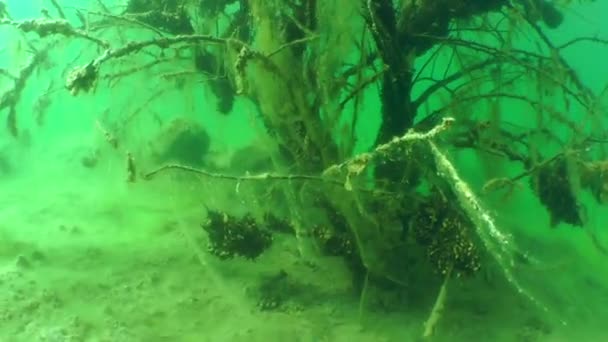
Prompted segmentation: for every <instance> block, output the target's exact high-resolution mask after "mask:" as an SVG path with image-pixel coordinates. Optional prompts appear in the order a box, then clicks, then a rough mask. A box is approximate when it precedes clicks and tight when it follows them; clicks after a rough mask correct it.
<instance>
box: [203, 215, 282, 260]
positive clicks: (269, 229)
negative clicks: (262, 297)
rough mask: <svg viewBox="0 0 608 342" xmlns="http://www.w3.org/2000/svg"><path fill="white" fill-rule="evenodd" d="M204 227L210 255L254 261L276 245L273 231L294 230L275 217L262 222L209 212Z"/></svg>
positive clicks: (265, 217) (249, 217)
mask: <svg viewBox="0 0 608 342" xmlns="http://www.w3.org/2000/svg"><path fill="white" fill-rule="evenodd" d="M202 228H203V229H204V230H205V231H206V232H207V235H208V236H209V252H210V253H211V254H213V255H215V256H217V257H218V258H220V259H231V258H234V257H236V256H240V257H244V258H246V259H251V260H253V259H255V258H257V257H259V256H260V255H261V254H262V253H263V252H264V251H265V250H266V249H268V248H269V247H270V246H271V245H272V240H273V238H272V233H273V232H286V231H293V228H292V227H291V225H290V224H289V222H287V221H285V220H282V219H280V218H277V217H276V216H274V215H272V214H266V215H264V221H263V222H258V221H256V220H255V218H254V217H253V216H251V215H250V214H247V215H245V216H243V217H236V216H233V215H229V214H227V213H224V212H219V211H209V213H208V218H207V221H206V222H205V223H204V224H203V225H202Z"/></svg>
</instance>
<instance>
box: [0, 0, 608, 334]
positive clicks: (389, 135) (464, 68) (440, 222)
mask: <svg viewBox="0 0 608 342" xmlns="http://www.w3.org/2000/svg"><path fill="white" fill-rule="evenodd" d="M53 3H55V4H56V2H53ZM97 3H98V7H99V9H98V10H96V11H85V10H81V9H70V10H72V11H73V12H74V13H75V14H76V16H75V18H76V19H75V20H74V21H68V20H66V15H65V14H64V10H62V9H61V7H59V5H57V4H56V7H55V9H56V11H55V12H56V13H57V14H56V15H53V14H49V12H48V11H46V12H45V13H46V14H47V16H46V17H44V18H41V19H36V20H27V21H14V20H12V19H10V16H8V13H7V12H6V11H5V10H4V9H3V8H4V7H1V8H2V10H0V15H2V16H3V18H4V19H2V24H5V25H14V26H15V27H17V28H18V29H20V30H22V31H24V32H31V31H33V32H36V33H38V34H39V35H40V36H41V37H46V36H51V35H53V36H64V37H67V38H69V39H84V40H85V41H89V42H91V43H92V44H94V46H95V47H96V48H97V49H98V51H100V52H99V54H98V55H97V57H95V58H93V59H92V60H90V61H89V62H88V63H84V64H81V65H80V66H77V67H75V68H72V69H70V70H69V72H68V76H67V80H66V88H67V89H68V90H69V91H70V92H71V93H72V94H73V95H79V94H82V93H84V92H93V91H94V90H95V88H97V87H103V86H106V85H112V84H114V83H116V82H120V80H122V79H123V78H126V77H128V76H129V75H132V74H136V73H140V72H144V71H151V73H152V75H156V76H157V78H158V79H159V80H160V81H161V82H160V83H159V84H160V87H161V88H169V87H171V86H172V83H169V82H167V81H166V80H168V79H170V80H174V79H175V78H188V77H191V78H200V77H204V83H205V86H206V87H208V89H209V90H210V91H211V92H212V93H213V94H214V96H215V97H216V98H217V108H216V109H217V111H218V112H220V113H223V114H225V115H231V111H232V110H233V105H234V103H235V101H237V100H242V101H247V102H249V103H251V104H252V105H253V106H255V108H256V110H257V117H258V118H259V120H260V121H261V124H262V126H263V127H264V132H263V135H264V137H265V141H268V142H269V145H270V147H271V148H270V150H271V151H272V153H271V155H270V159H271V162H269V163H268V164H266V165H265V166H266V168H267V169H266V170H265V171H267V172H268V173H260V174H254V175H252V174H247V175H235V174H227V173H225V172H223V171H222V170H219V171H218V170H206V169H199V168H194V167H199V165H184V164H179V165H177V164H170V165H163V166H160V168H159V169H157V170H155V171H152V172H150V173H148V174H145V175H144V177H145V178H147V179H150V178H152V177H154V176H155V175H157V174H158V173H160V172H164V171H167V170H178V171H188V172H195V173H197V174H200V175H203V176H206V177H213V178H223V179H229V180H233V181H235V182H237V183H240V182H248V181H252V182H253V181H255V182H265V183H272V184H274V185H275V186H273V187H272V190H271V191H272V195H273V198H274V201H273V202H272V203H273V204H276V205H275V206H274V208H275V211H276V212H275V213H273V215H277V216H278V217H282V218H283V219H286V220H287V221H289V223H288V224H284V225H283V226H285V227H289V228H288V229H287V231H290V232H292V233H293V234H295V236H296V237H297V238H298V239H300V241H301V242H302V243H303V244H305V242H304V240H309V239H313V240H314V241H315V243H316V244H317V246H318V247H320V248H319V250H320V251H322V252H323V253H326V254H331V255H340V256H342V257H344V258H345V260H346V261H347V264H348V265H349V267H350V269H351V271H352V273H353V281H354V285H355V288H357V289H358V290H359V291H363V293H364V292H365V289H366V287H368V286H370V284H373V283H384V284H386V283H388V284H393V285H394V286H396V287H398V286H400V285H402V284H405V283H406V282H407V279H408V278H409V277H410V276H411V275H412V273H413V272H416V274H425V273H429V274H432V273H433V272H435V273H439V274H440V275H442V277H444V278H445V279H447V278H449V277H450V276H455V275H474V274H476V272H477V271H478V270H479V269H480V267H484V265H487V264H489V263H496V264H497V265H498V266H499V267H500V269H501V270H502V271H503V272H504V275H505V276H506V278H507V280H508V281H509V282H510V283H511V284H512V285H514V286H515V287H516V288H517V289H518V290H519V291H520V292H521V293H523V294H524V295H525V296H527V297H528V298H529V299H530V300H532V301H534V302H536V304H539V305H541V306H542V304H540V303H539V302H537V301H536V299H535V298H534V296H533V295H531V294H530V293H528V291H527V290H526V289H525V288H523V287H522V286H521V285H520V284H519V282H518V280H517V277H516V276H515V274H514V269H515V268H516V267H518V262H522V261H523V260H525V259H526V254H525V252H524V251H521V250H519V249H518V248H517V246H515V243H514V239H513V237H512V236H511V235H512V234H511V232H506V231H504V230H503V229H501V228H500V227H499V225H498V224H497V223H496V222H495V220H494V218H493V217H492V214H491V210H489V209H488V208H487V207H488V206H489V203H484V202H483V201H482V200H481V199H480V198H479V197H478V196H479V195H480V194H476V193H475V191H474V190H473V189H474V186H477V185H480V184H477V185H469V184H468V183H467V182H465V180H464V179H463V177H462V176H461V175H460V172H459V171H458V169H457V168H456V167H455V166H454V164H453V163H452V162H451V161H450V157H449V156H448V155H447V152H446V151H447V150H448V149H450V150H456V151H462V150H470V151H474V153H475V155H476V156H478V157H479V159H480V160H481V161H482V162H483V161H490V162H488V164H490V163H496V160H500V159H502V160H504V163H501V165H504V166H505V167H504V168H495V169H492V170H490V172H488V173H489V176H488V178H487V179H485V180H484V183H485V184H484V185H483V187H482V189H480V190H482V192H483V193H484V194H488V193H490V192H493V191H503V192H506V193H508V192H511V191H513V189H514V188H515V187H516V186H519V185H521V184H520V183H521V182H523V181H526V182H528V183H526V186H529V188H530V190H531V191H532V192H534V194H535V195H536V196H537V198H538V200H539V203H541V204H542V205H544V206H545V207H546V209H547V210H548V211H549V213H550V216H551V225H552V226H555V225H557V224H559V223H562V222H563V223H566V224H570V225H574V226H584V224H585V216H584V211H583V210H582V207H581V203H580V202H579V200H578V198H579V195H580V191H583V190H584V189H587V190H589V191H591V192H592V193H593V195H594V197H595V198H596V199H597V201H598V202H603V201H605V200H606V198H607V197H606V196H608V195H607V194H608V179H606V177H605V176H604V175H605V174H606V172H605V171H606V170H607V169H608V167H607V166H606V161H605V150H604V146H603V145H602V144H603V143H604V141H603V139H605V136H603V133H602V130H601V127H603V126H602V125H603V124H604V122H603V121H602V118H601V114H600V113H601V111H602V108H601V107H600V99H601V97H602V96H603V95H605V94H604V93H605V91H606V89H608V88H606V89H604V91H602V92H599V93H598V92H596V91H594V90H592V89H591V88H589V87H588V86H587V85H585V83H584V82H583V81H582V80H581V79H580V78H579V76H578V75H577V73H576V71H575V70H574V69H573V68H572V67H571V66H570V65H569V64H568V62H567V61H566V59H565V58H564V57H563V56H562V54H563V52H564V51H565V50H566V49H568V48H571V47H573V46H575V45H576V44H578V43H580V42H583V41H591V42H593V43H595V44H604V45H605V44H607V43H608V41H606V40H602V39H600V38H597V37H577V38H575V39H573V40H571V41H567V42H562V43H561V45H557V44H556V43H554V42H553V41H552V40H551V39H550V38H549V36H550V32H549V31H550V30H559V28H560V25H562V23H563V21H564V15H563V11H564V10H565V9H567V7H566V4H563V5H562V4H560V3H559V2H549V1H547V0H512V1H506V0H483V1H482V0H468V1H464V0H461V1H452V0H434V1H431V0H418V1H416V0H411V1H390V0H359V1H353V0H343V1H341V0H335V1H316V0H146V1H140V0H129V1H126V3H125V6H122V7H119V9H114V8H113V7H111V6H107V5H103V4H102V1H98V2H97ZM65 10H66V11H67V10H68V9H65ZM76 20H79V21H76ZM116 27H131V28H136V29H137V30H138V32H140V33H141V37H142V38H141V39H139V40H131V41H128V42H126V39H127V38H124V37H121V36H120V35H119V34H109V32H113V31H111V30H112V29H113V28H116ZM61 39H63V38H61ZM32 44H33V43H32ZM37 44H44V39H43V40H42V41H39V42H37ZM41 46H43V48H36V51H35V52H34V58H33V59H32V62H31V63H30V64H28V66H27V67H25V68H24V69H23V70H21V71H20V72H19V73H18V74H11V73H10V72H8V71H7V72H4V71H3V72H2V76H4V77H7V78H8V79H10V80H12V81H14V87H12V89H10V90H9V91H8V92H5V93H4V94H3V96H2V99H1V102H0V108H2V109H5V108H6V109H8V117H7V126H8V128H9V131H10V133H11V134H13V135H15V136H17V135H18V134H19V131H20V127H19V120H18V115H17V112H16V110H15V105H16V103H17V101H18V100H19V94H20V93H21V91H22V90H23V88H24V86H25V81H26V80H27V78H29V77H30V76H31V74H32V72H33V70H34V69H35V68H37V67H38V66H39V65H40V63H41V61H42V59H44V58H46V57H47V51H48V50H49V49H50V47H49V46H48V45H41ZM124 59H134V60H136V62H137V63H138V65H137V66H136V67H133V68H129V69H116V68H112V66H113V65H114V63H117V62H118V61H120V60H124ZM184 61H187V62H188V63H190V64H191V65H192V66H193V72H187V73H181V72H179V71H180V70H181V69H180V68H179V67H176V69H175V70H174V71H176V72H175V73H174V74H171V73H170V72H168V71H167V70H171V66H172V65H175V66H181V65H182V64H183V62H184ZM161 66H162V69H156V68H160V67H161ZM169 76H172V77H169ZM106 81H107V82H106ZM163 82H164V83H163ZM374 98H375V99H377V100H378V102H379V104H380V107H379V109H378V110H377V112H379V113H374V111H375V109H370V106H369V105H367V106H366V102H369V101H374ZM364 100H365V101H364ZM377 114H379V121H380V122H381V124H380V127H379V130H378V132H377V135H376V138H375V139H374V141H370V142H364V141H361V139H360V133H359V132H360V130H361V129H362V128H363V127H364V126H365V125H366V122H367V123H368V124H369V122H370V120H372V121H373V119H374V118H375V117H376V116H377ZM131 121H132V116H131V115H129V117H127V118H124V120H122V121H120V124H119V125H118V126H116V125H115V126H116V127H112V128H111V129H104V134H105V135H106V137H107V138H108V139H107V140H108V141H110V142H113V145H114V144H115V143H116V141H115V140H114V138H115V135H118V134H126V133H125V132H127V131H128V130H129V123H130V122H131ZM180 139H181V140H180ZM176 140H179V141H181V142H182V144H181V145H180V144H176V145H174V146H173V147H174V148H175V149H181V150H184V149H189V148H192V146H193V144H198V146H200V145H201V144H203V145H204V144H208V141H206V142H204V143H203V142H202V141H205V140H204V139H203V140H200V139H195V138H193V139H189V138H185V137H184V136H183V135H179V137H176ZM539 144H542V145H541V146H539ZM206 148H207V146H205V148H204V149H202V150H201V151H199V152H197V153H199V154H201V153H205V150H206ZM197 151H198V150H197ZM129 158H130V159H129V165H130V166H129V171H130V175H129V178H131V179H133V178H134V175H133V174H134V172H135V169H134V165H133V158H132V157H129ZM182 161H183V159H182ZM510 165H512V166H510ZM514 170H516V171H514ZM517 170H519V171H517ZM512 173H513V174H512ZM260 191H262V190H260ZM281 203H282V204H283V205H280V204H281ZM226 210H227V209H226ZM256 210H257V209H256V208H251V211H252V212H255V211H256ZM213 215H215V216H217V217H220V216H218V215H220V214H218V213H216V212H214V213H213ZM228 216H230V215H228ZM228 216H227V217H228ZM230 217H231V216H230ZM248 219H249V220H252V218H251V217H249V218H248ZM235 220H236V219H235ZM275 221H276V220H275ZM214 222H216V223H215V225H216V226H215V227H209V226H205V230H206V231H207V232H209V233H210V234H211V235H213V236H215V237H217V238H218V239H221V241H227V239H231V238H236V237H235V236H233V235H231V236H232V237H227V236H225V235H222V234H228V233H227V231H226V230H225V227H222V226H221V225H222V222H224V221H222V220H215V221H214ZM273 222H274V221H273ZM276 222H278V221H276ZM276 222H275V223H274V224H270V226H273V227H274V226H276ZM224 223H225V222H224ZM251 224H252V225H253V224H254V223H251ZM235 225H236V223H235ZM235 225H231V227H232V228H231V230H230V232H231V233H230V234H234V231H235V229H234V226H235ZM248 227H249V226H248ZM237 230H238V229H237ZM247 231H248V234H249V233H251V231H254V230H252V229H249V228H247ZM256 231H257V228H256ZM261 234H264V237H267V236H268V235H267V234H268V232H266V231H262V233H261ZM265 241H266V240H265ZM224 245H227V244H224ZM231 245H243V244H231ZM269 245H270V244H269V243H265V244H264V246H266V247H268V246H269ZM598 247H600V248H601V246H599V245H598ZM215 248H216V249H217V246H216V247H215ZM216 252H217V253H220V252H221V253H224V254H226V255H233V254H236V255H238V254H239V252H238V251H232V250H230V251H216ZM259 252H260V251H258V250H256V255H257V254H259ZM437 284H438V286H439V283H437ZM444 285H445V283H444ZM441 293H444V291H443V290H442V291H441ZM439 297H440V298H439V299H438V305H440V302H441V300H442V298H443V295H440V296H439ZM433 316H434V315H433ZM433 316H432V317H431V319H429V322H428V323H429V324H428V325H427V328H428V329H427V330H428V331H426V332H425V334H430V332H431V331H432V325H433V324H434V323H433V320H435V319H436V317H435V318H433Z"/></svg>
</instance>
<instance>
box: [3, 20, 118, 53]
mask: <svg viewBox="0 0 608 342" xmlns="http://www.w3.org/2000/svg"><path fill="white" fill-rule="evenodd" d="M0 24H1V25H12V26H15V27H16V28H18V29H19V30H22V31H23V32H36V33H37V34H38V35H39V36H40V37H46V36H49V35H54V34H59V35H63V36H66V37H77V38H84V39H87V40H89V41H92V42H93V43H95V44H97V45H99V46H101V47H103V48H108V47H109V46H110V44H108V42H105V41H103V40H101V39H99V38H95V37H93V36H91V35H89V34H87V33H86V32H84V31H82V30H78V29H76V28H74V27H73V26H72V25H71V24H70V23H69V22H68V21H67V20H65V19H46V18H45V19H30V20H23V21H12V20H9V19H3V20H1V21H0Z"/></svg>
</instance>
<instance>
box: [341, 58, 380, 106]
mask: <svg viewBox="0 0 608 342" xmlns="http://www.w3.org/2000/svg"><path fill="white" fill-rule="evenodd" d="M387 70H388V66H386V65H385V66H384V67H383V68H382V70H380V71H378V72H377V73H375V74H374V75H372V76H371V77H369V78H367V79H365V80H363V81H362V82H361V83H359V84H358V85H357V86H356V87H355V89H353V90H352V91H351V92H350V93H349V94H348V95H347V96H346V97H345V98H344V100H342V101H341V102H340V109H344V106H346V104H347V103H348V101H350V100H352V99H353V98H354V97H355V96H357V94H359V93H360V92H361V91H363V90H364V89H365V88H367V86H369V85H370V84H373V83H374V82H376V81H377V80H378V79H379V78H380V76H382V75H383V74H384V73H385V72H386V71H387Z"/></svg>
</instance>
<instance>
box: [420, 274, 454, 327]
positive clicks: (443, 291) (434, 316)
mask: <svg viewBox="0 0 608 342" xmlns="http://www.w3.org/2000/svg"><path fill="white" fill-rule="evenodd" d="M451 273H452V268H449V269H448V271H447V272H446V275H445V277H444V279H443V284H441V288H440V289H439V294H438V295H437V299H435V305H433V309H432V310H431V315H430V316H429V318H428V319H427V320H426V321H425V322H424V332H423V333H422V338H424V339H427V338H430V337H431V336H432V335H433V333H434V332H435V326H436V325H437V322H439V319H441V315H442V314H443V309H444V307H445V298H446V296H447V287H448V281H449V280H450V274H451Z"/></svg>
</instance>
